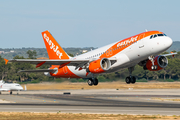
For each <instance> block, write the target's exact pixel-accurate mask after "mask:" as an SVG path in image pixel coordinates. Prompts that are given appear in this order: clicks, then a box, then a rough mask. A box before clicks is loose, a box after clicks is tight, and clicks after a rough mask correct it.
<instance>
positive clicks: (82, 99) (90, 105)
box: [0, 89, 180, 115]
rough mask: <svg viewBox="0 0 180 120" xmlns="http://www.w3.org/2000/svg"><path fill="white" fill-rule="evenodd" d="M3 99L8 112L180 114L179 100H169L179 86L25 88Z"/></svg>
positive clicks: (0, 105) (178, 94)
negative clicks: (98, 88) (35, 89)
mask: <svg viewBox="0 0 180 120" xmlns="http://www.w3.org/2000/svg"><path fill="white" fill-rule="evenodd" d="M162 91H163V92H162ZM64 92H66V93H67V92H70V93H71V94H70V95H64V94H63V93H64ZM164 92H165V93H166V94H165V93H164ZM14 93H15V92H14ZM153 98H163V101H162V100H154V99H153ZM0 99H1V100H2V101H4V102H2V103H0V111H7V112H14V111H16V112H55V113H56V112H61V113H103V114H142V115H157V114H160V115H180V111H179V110H180V102H179V101H169V100H168V99H180V90H179V89H164V90H156V89H153V90H148V89H147V90H112V89H109V90H61V91H22V92H20V94H19V95H17V94H13V95H9V94H8V93H3V94H1V95H0ZM7 101H8V102H9V103H7Z"/></svg>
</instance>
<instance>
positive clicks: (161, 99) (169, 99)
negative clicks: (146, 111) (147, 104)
mask: <svg viewBox="0 0 180 120" xmlns="http://www.w3.org/2000/svg"><path fill="white" fill-rule="evenodd" d="M151 99H152V100H160V101H180V99H176V98H174V99H171V98H151Z"/></svg>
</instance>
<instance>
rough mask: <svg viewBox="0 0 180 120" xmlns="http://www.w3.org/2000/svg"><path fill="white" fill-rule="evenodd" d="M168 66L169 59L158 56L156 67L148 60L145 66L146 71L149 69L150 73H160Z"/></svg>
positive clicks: (155, 59) (155, 60)
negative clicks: (159, 71)
mask: <svg viewBox="0 0 180 120" xmlns="http://www.w3.org/2000/svg"><path fill="white" fill-rule="evenodd" d="M167 65H168V59H167V58H166V57H165V56H161V55H159V56H156V57H155V58H154V66H153V64H152V62H151V60H148V61H147V62H146V64H145V66H144V69H148V70H149V71H158V70H161V69H163V68H165V67H166V66H167Z"/></svg>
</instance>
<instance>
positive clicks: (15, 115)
mask: <svg viewBox="0 0 180 120" xmlns="http://www.w3.org/2000/svg"><path fill="white" fill-rule="evenodd" d="M20 119H21V120H164V119H166V120H172V119H180V116H175V115H173V116H161V115H126V114H124V115H121V114H118V115H116V114H82V113H79V114H74V113H73V114H72V113H30V112H23V113H21V112H0V120H20Z"/></svg>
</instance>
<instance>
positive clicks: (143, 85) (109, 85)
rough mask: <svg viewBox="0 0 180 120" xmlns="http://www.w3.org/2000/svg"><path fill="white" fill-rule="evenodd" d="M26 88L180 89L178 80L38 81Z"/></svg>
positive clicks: (27, 85)
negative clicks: (89, 82)
mask: <svg viewBox="0 0 180 120" xmlns="http://www.w3.org/2000/svg"><path fill="white" fill-rule="evenodd" d="M22 86H23V87H24V85H23V84H22ZM26 87H27V90H62V89H129V88H133V89H180V82H172V83H170V82H137V83H135V84H126V83H125V82H99V84H98V85H97V86H88V84H87V83H71V82H63V83H52V82H50V83H48V82H47V83H38V84H26Z"/></svg>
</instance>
